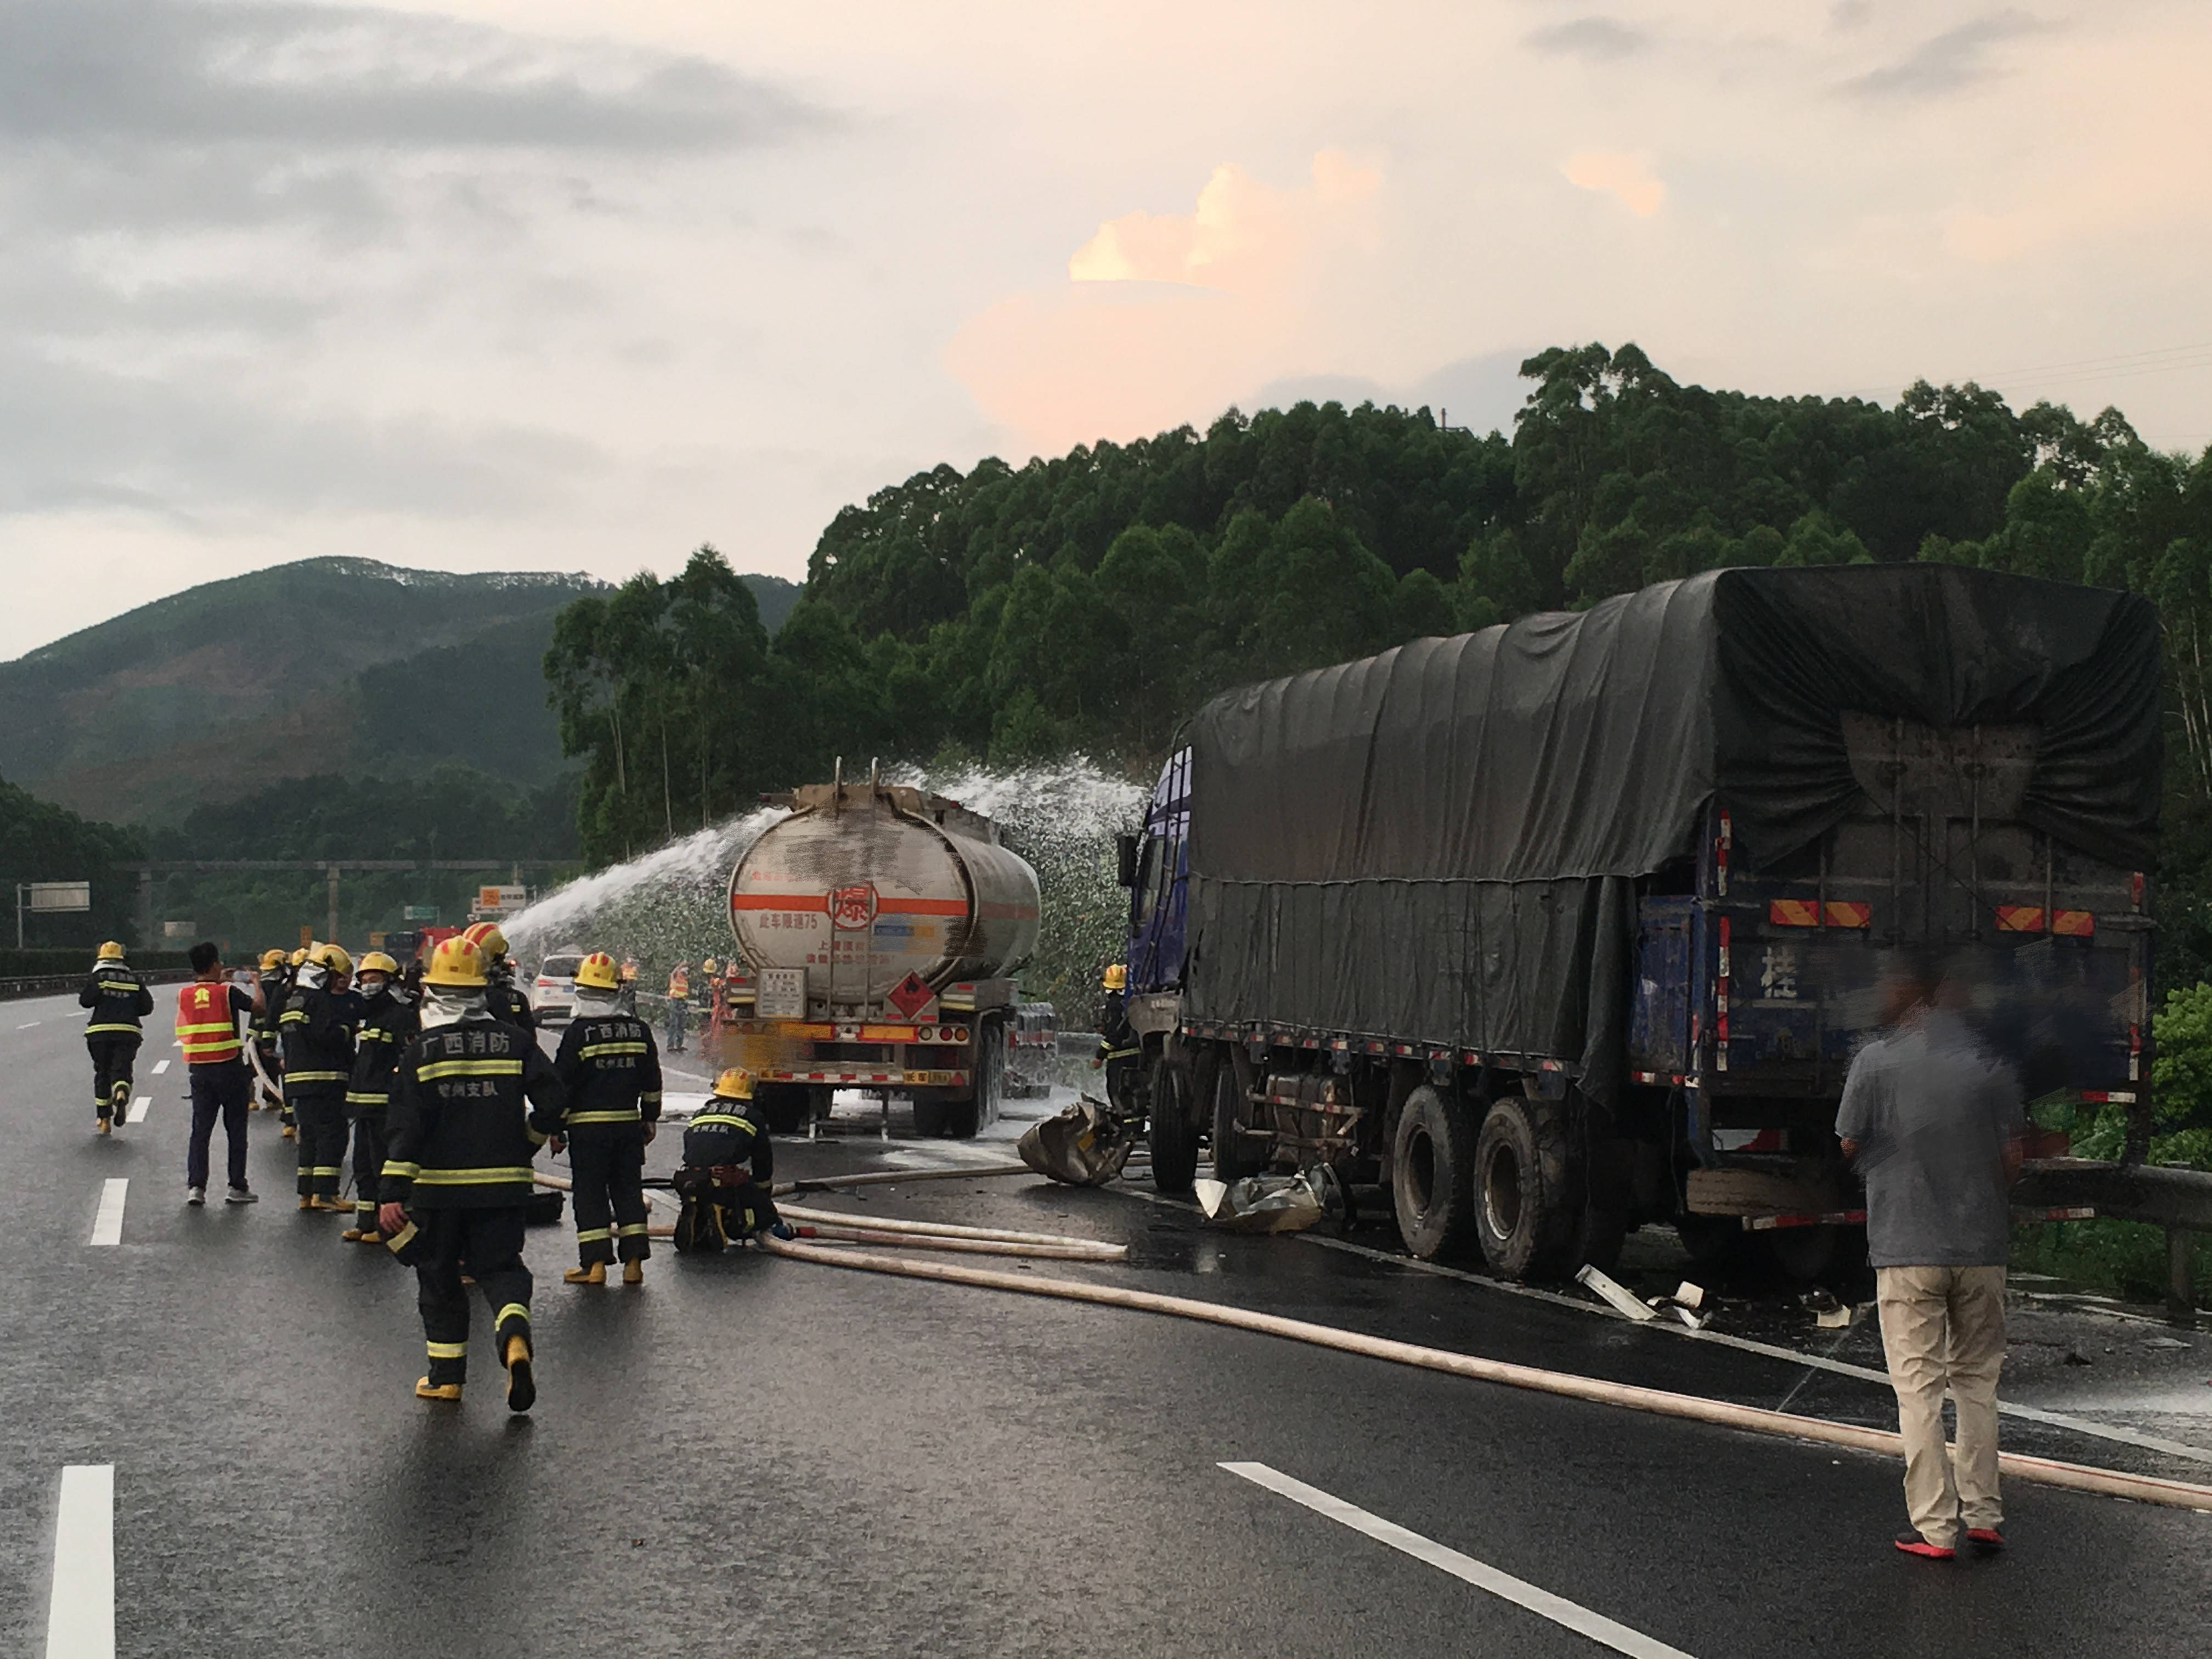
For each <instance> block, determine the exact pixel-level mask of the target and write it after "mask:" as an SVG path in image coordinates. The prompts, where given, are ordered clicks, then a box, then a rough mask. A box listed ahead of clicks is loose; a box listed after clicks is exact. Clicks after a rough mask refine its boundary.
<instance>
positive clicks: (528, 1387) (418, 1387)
mask: <svg viewBox="0 0 2212 1659" xmlns="http://www.w3.org/2000/svg"><path fill="white" fill-rule="evenodd" d="M484 969H485V963H484V959H483V952H481V951H478V950H477V947H476V945H475V943H474V941H472V940H471V939H466V938H464V937H460V936H458V935H457V936H456V937H454V938H453V939H445V940H442V941H441V943H440V944H439V945H438V948H437V950H436V951H434V952H433V953H432V954H431V957H430V971H429V972H428V974H426V975H423V999H422V1035H421V1036H417V1037H416V1039H415V1040H414V1041H413V1042H410V1043H409V1044H408V1045H407V1047H406V1048H405V1050H404V1052H403V1053H402V1054H401V1055H400V1059H399V1069H398V1073H397V1074H396V1075H395V1076H394V1078H393V1079H392V1105H391V1109H390V1112H389V1115H388V1117H387V1119H386V1124H387V1134H386V1149H385V1162H384V1182H383V1187H382V1191H381V1196H382V1198H383V1200H384V1201H383V1204H382V1206H381V1207H380V1209H379V1210H378V1212H377V1225H378V1226H379V1228H380V1230H381V1231H382V1232H383V1234H384V1236H385V1239H386V1243H388V1244H389V1245H390V1246H391V1248H392V1252H393V1254H394V1255H398V1256H399V1257H400V1258H401V1260H403V1261H411V1262H412V1264H413V1266H414V1268H415V1277H416V1285H417V1298H416V1300H417V1305H418V1306H420V1307H421V1309H422V1335H423V1338H424V1340H426V1341H427V1342H428V1346H429V1352H430V1367H429V1370H428V1371H427V1372H426V1373H425V1374H424V1375H423V1376H422V1379H421V1380H420V1381H419V1382H417V1383H416V1384H415V1393H416V1396H417V1397H418V1398H420V1399H423V1400H459V1398H460V1397H461V1385H462V1384H463V1383H465V1382H466V1381H467V1380H468V1368H469V1298H468V1292H467V1291H466V1290H465V1288H464V1287H463V1285H462V1283H461V1264H462V1263H463V1262H464V1261H465V1262H467V1264H468V1271H469V1274H470V1277H471V1278H472V1279H475V1280H476V1283H477V1289H478V1290H480V1291H483V1297H484V1301H485V1302H486V1303H487V1304H489V1306H490V1308H491V1310H492V1334H493V1335H494V1337H495V1339H496V1340H497V1341H498V1344H499V1355H500V1363H501V1364H503V1365H505V1366H506V1367H507V1408H508V1409H509V1410H510V1411H517V1412H526V1411H528V1410H529V1409H530V1407H531V1406H532V1402H534V1401H536V1400H537V1398H538V1384H537V1378H536V1374H535V1372H534V1371H533V1370H532V1352H531V1346H530V1269H529V1268H528V1267H525V1266H524V1265H523V1262H522V1237H523V1226H524V1223H525V1221H526V1218H527V1214H528V1210H527V1206H528V1204H529V1201H530V1187H531V1177H530V1164H531V1160H532V1158H535V1157H536V1156H537V1152H538V1148H539V1147H540V1146H544V1144H545V1142H546V1141H547V1140H548V1139H550V1138H551V1137H552V1135H553V1134H554V1133H555V1132H556V1130H558V1129H559V1128H560V1127H561V1109H562V1106H563V1105H564V1104H565V1103H566V1102H565V1100H564V1097H563V1096H562V1089H561V1079H560V1078H559V1077H558V1076H556V1074H555V1073H554V1070H553V1063H552V1061H550V1060H547V1059H546V1058H545V1056H544V1054H542V1053H540V1052H539V1050H538V1044H537V1042H535V1041H534V1040H533V1039H532V1037H531V1036H530V1034H529V1033H528V1032H526V1031H518V1030H515V1029H514V1027H513V1026H512V1025H508V1024H503V1023H502V1022H501V1021H499V1020H496V1019H494V1018H492V1016H491V1012H490V1010H489V1007H487V1006H486V1004H485V1000H484V989H485V971H484Z"/></svg>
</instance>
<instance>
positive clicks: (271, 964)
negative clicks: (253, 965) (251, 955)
mask: <svg viewBox="0 0 2212 1659" xmlns="http://www.w3.org/2000/svg"><path fill="white" fill-rule="evenodd" d="M283 960H284V953H283V951H279V950H276V949H275V948H274V947H271V948H270V949H269V950H266V951H263V952H262V953H261V967H262V970H263V971H264V972H266V971H267V970H268V969H271V968H275V967H278V966H281V965H282V964H283Z"/></svg>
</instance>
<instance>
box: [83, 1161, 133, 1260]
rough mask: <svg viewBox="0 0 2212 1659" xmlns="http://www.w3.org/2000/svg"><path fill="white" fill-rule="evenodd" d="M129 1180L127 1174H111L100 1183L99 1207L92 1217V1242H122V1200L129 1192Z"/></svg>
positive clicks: (90, 1240) (89, 1241)
mask: <svg viewBox="0 0 2212 1659" xmlns="http://www.w3.org/2000/svg"><path fill="white" fill-rule="evenodd" d="M130 1191H131V1182H130V1180H129V1178H128V1177H127V1176H109V1177H108V1179H107V1180H106V1181H105V1182H102V1183H101V1184H100V1209H99V1211H98V1212H96V1213H95V1214H94V1216H93V1218H92V1237H91V1238H90V1239H89V1240H88V1241H87V1242H88V1243H93V1244H120V1243H122V1242H123V1200H124V1199H125V1198H126V1197H127V1196H128V1195H129V1194H130Z"/></svg>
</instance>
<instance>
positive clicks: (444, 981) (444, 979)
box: [422, 933, 484, 987]
mask: <svg viewBox="0 0 2212 1659" xmlns="http://www.w3.org/2000/svg"><path fill="white" fill-rule="evenodd" d="M422 978H423V980H424V981H425V982H426V983H428V984H431V985H459V986H465V987H475V986H479V985H482V984H483V982H484V957H483V951H479V950H478V949H477V942H476V941H475V940H474V939H471V938H470V937H469V936H468V935H467V934H466V933H456V934H454V935H453V938H451V939H440V940H439V941H438V948H437V949H436V950H435V951H431V952H430V969H429V971H428V973H426V974H424V975H422Z"/></svg>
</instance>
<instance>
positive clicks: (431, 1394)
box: [415, 1376, 461, 1401]
mask: <svg viewBox="0 0 2212 1659" xmlns="http://www.w3.org/2000/svg"><path fill="white" fill-rule="evenodd" d="M415 1397H416V1399H417V1400H452V1401H458V1400H459V1399H460V1397H461V1385H460V1384H459V1383H433V1382H432V1381H431V1380H430V1379H429V1378H428V1377H427V1376H418V1377H416V1379H415Z"/></svg>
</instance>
